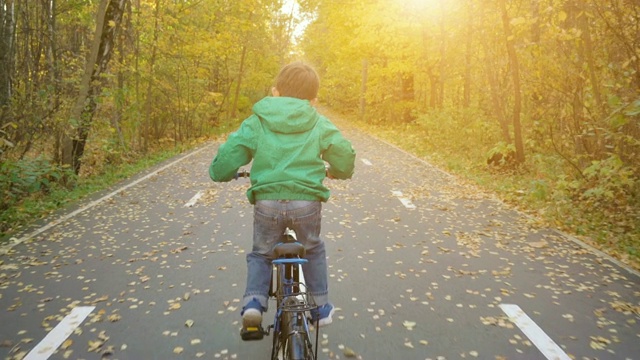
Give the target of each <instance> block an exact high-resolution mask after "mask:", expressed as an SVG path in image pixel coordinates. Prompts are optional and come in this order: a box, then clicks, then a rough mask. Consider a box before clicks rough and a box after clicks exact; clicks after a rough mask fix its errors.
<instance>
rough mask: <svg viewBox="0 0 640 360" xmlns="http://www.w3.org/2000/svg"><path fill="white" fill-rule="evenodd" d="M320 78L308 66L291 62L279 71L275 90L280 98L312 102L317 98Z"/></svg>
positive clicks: (298, 62)
mask: <svg viewBox="0 0 640 360" xmlns="http://www.w3.org/2000/svg"><path fill="white" fill-rule="evenodd" d="M319 87H320V78H319V77H318V74H317V73H316V71H315V70H314V69H313V68H312V67H311V66H309V65H307V64H303V63H302V62H300V61H296V62H293V63H291V64H289V65H286V66H285V67H283V68H282V70H280V73H279V74H278V77H277V78H276V89H277V90H278V92H279V93H280V96H287V97H294V98H298V99H306V100H313V99H315V98H316V97H317V96H318V88H319Z"/></svg>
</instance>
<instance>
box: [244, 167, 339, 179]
mask: <svg viewBox="0 0 640 360" xmlns="http://www.w3.org/2000/svg"><path fill="white" fill-rule="evenodd" d="M325 174H326V176H327V178H329V179H333V178H332V177H331V176H329V169H328V168H325ZM249 175H251V173H250V172H249V171H247V170H242V171H238V172H237V173H236V176H234V177H233V178H234V179H235V180H238V179H239V178H248V177H249Z"/></svg>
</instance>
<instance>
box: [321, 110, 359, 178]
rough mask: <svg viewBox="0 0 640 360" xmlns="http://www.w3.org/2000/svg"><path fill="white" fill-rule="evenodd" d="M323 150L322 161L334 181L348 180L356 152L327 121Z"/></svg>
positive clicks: (353, 166)
mask: <svg viewBox="0 0 640 360" xmlns="http://www.w3.org/2000/svg"><path fill="white" fill-rule="evenodd" d="M327 123H328V126H327V132H326V136H325V137H324V138H325V150H324V152H323V154H322V159H323V160H324V161H326V162H328V163H329V169H328V171H329V174H330V175H331V176H332V177H334V178H336V179H343V180H344V179H350V178H351V176H353V170H354V168H355V159H356V152H355V150H353V147H352V146H351V142H349V140H347V139H345V138H344V137H343V136H342V134H341V133H340V130H338V128H336V127H335V125H333V124H332V123H331V122H329V121H327Z"/></svg>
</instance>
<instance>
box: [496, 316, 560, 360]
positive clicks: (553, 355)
mask: <svg viewBox="0 0 640 360" xmlns="http://www.w3.org/2000/svg"><path fill="white" fill-rule="evenodd" d="M500 308H501V309H502V311H504V313H505V314H507V316H508V317H509V319H510V320H511V321H512V322H513V323H514V324H516V325H517V326H518V327H519V328H520V330H521V331H522V332H523V333H524V334H525V335H526V336H527V337H528V338H529V340H531V342H532V343H533V344H534V345H535V346H536V347H537V348H538V350H540V352H541V353H542V354H543V355H544V356H545V357H546V358H547V359H549V360H551V359H553V360H571V358H570V357H569V356H568V355H567V354H566V353H565V352H564V351H563V350H562V349H561V348H560V346H558V345H557V344H556V343H555V342H554V341H553V340H552V339H551V338H550V337H549V336H547V334H545V332H544V331H543V330H542V329H541V328H540V327H539V326H538V325H537V324H536V323H535V322H533V320H531V318H530V317H529V316H527V314H526V313H525V312H524V311H522V309H520V307H519V306H518V305H513V304H500Z"/></svg>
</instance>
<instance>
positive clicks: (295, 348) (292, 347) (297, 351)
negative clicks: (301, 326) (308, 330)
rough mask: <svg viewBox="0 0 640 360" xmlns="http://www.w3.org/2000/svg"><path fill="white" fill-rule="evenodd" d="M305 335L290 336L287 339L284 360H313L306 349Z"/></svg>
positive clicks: (295, 334)
mask: <svg viewBox="0 0 640 360" xmlns="http://www.w3.org/2000/svg"><path fill="white" fill-rule="evenodd" d="M306 345H307V341H306V335H305V334H304V333H294V334H290V335H289V338H288V339H287V346H286V354H287V356H286V357H285V359H286V360H313V358H312V357H311V356H310V355H309V351H308V350H309V349H308V348H307V346H306Z"/></svg>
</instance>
